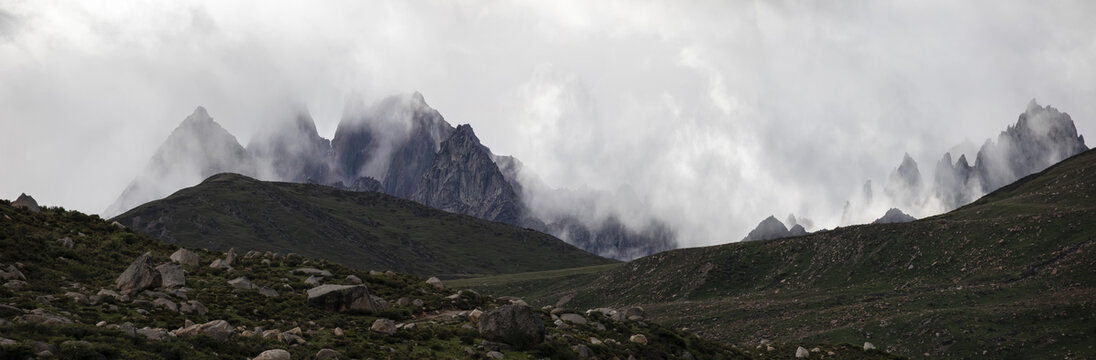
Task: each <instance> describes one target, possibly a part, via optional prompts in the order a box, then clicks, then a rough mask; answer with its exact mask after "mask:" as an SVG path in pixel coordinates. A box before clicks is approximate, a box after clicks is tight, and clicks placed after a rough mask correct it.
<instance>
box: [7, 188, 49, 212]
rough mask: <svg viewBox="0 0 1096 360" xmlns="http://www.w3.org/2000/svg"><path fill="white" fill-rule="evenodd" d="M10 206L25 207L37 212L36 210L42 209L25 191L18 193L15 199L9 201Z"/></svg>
mask: <svg viewBox="0 0 1096 360" xmlns="http://www.w3.org/2000/svg"><path fill="white" fill-rule="evenodd" d="M11 207H14V208H20V209H27V210H30V212H33V213H37V212H41V211H42V208H40V207H38V202H37V201H34V198H33V197H31V196H30V195H27V194H25V193H23V194H19V197H18V198H15V201H13V202H12V203H11Z"/></svg>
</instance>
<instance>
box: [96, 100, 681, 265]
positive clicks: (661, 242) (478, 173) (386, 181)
mask: <svg viewBox="0 0 1096 360" xmlns="http://www.w3.org/2000/svg"><path fill="white" fill-rule="evenodd" d="M521 169H522V166H521V162H520V161H518V160H517V159H515V158H513V157H510V156H499V155H495V154H493V153H491V151H490V149H489V148H488V147H486V146H484V145H483V144H481V143H480V141H479V139H478V138H477V137H476V136H475V133H474V131H473V130H472V128H471V126H470V125H461V126H459V127H457V128H454V127H453V126H452V125H450V124H449V123H448V122H446V121H445V119H444V118H443V117H442V115H441V114H440V113H439V112H438V111H437V110H435V109H433V108H431V107H430V106H429V105H427V104H426V101H425V99H424V98H423V96H422V94H420V93H417V92H416V93H413V94H409V95H401V96H392V97H388V98H385V99H383V100H381V101H380V102H378V103H376V104H374V105H372V106H368V107H367V106H364V105H360V106H359V105H353V104H352V106H349V107H348V109H347V111H346V112H345V113H344V115H343V117H342V120H341V121H340V122H339V125H338V127H337V129H336V131H335V135H334V137H333V138H332V139H331V140H327V139H325V138H323V137H322V136H320V135H319V133H318V132H317V130H316V125H315V122H314V121H313V119H312V117H311V116H310V115H309V114H308V112H307V111H303V110H298V111H296V112H293V111H290V112H289V116H285V117H283V118H274V119H270V121H269V126H268V127H267V128H265V129H263V130H262V131H260V132H258V133H257V134H255V136H254V137H253V138H252V139H251V142H250V143H249V144H248V146H247V148H246V149H245V148H244V147H242V146H240V145H239V143H238V142H237V141H236V139H235V137H233V136H232V135H231V134H229V133H228V132H227V131H225V130H224V129H223V128H222V127H221V126H220V125H219V124H217V123H216V122H215V121H213V119H212V117H210V116H209V114H208V113H207V112H206V110H205V109H204V108H201V107H199V108H198V109H196V110H195V112H194V114H192V115H191V116H190V117H187V120H184V122H183V124H182V125H180V126H179V128H178V129H176V131H175V132H173V133H172V135H171V136H169V138H168V140H167V141H165V142H164V144H162V145H161V146H160V149H159V150H157V155H156V156H154V157H153V158H152V159H151V160H150V161H149V164H148V165H147V166H146V168H145V169H144V170H143V171H142V172H141V173H140V174H139V175H138V176H137V178H135V179H134V180H133V181H132V182H131V183H130V185H129V186H127V188H126V190H125V191H123V193H122V194H121V195H120V196H119V198H118V200H117V201H116V202H115V203H114V204H112V205H111V206H110V207H109V208H108V209H107V210H106V211H104V212H103V215H104V216H105V217H113V216H116V215H117V214H120V213H122V212H124V211H127V210H129V209H132V208H134V207H136V206H137V205H140V204H143V203H146V202H148V201H152V200H156V199H160V198H163V197H166V196H168V195H169V194H171V193H172V192H174V191H176V190H179V189H182V188H184V187H187V186H193V185H195V184H198V183H199V182H201V181H203V180H204V179H206V178H208V177H210V176H212V175H214V174H217V173H222V172H234V173H239V174H243V175H247V176H249V177H255V178H258V179H263V180H274V181H288V182H296V183H315V184H323V185H330V186H333V187H336V188H340V189H346V190H354V191H379V192H383V193H385V194H389V195H394V196H397V197H401V198H404V199H411V200H415V201H418V202H420V203H423V204H426V205H429V206H432V207H435V208H439V209H443V210H446V211H451V212H456V213H460V214H466V215H472V216H475V217H478V218H481V219H486V220H491V221H498V222H503V223H507V224H511V225H516V226H521V227H528V228H533V229H536V230H539V231H543V232H548V233H551V234H553V235H555V236H558V237H560V238H562V239H564V240H566V241H569V242H570V243H572V244H576V245H578V246H580V247H582V248H583V249H585V250H587V251H590V252H593V253H596V254H599V255H604V256H610V257H616V258H619V259H631V258H635V257H639V256H644V255H648V254H652V253H654V252H658V251H663V250H668V249H672V248H675V247H676V242H675V240H674V234H673V231H672V229H670V228H668V227H666V226H665V225H662V224H651V225H650V226H647V227H646V228H642V229H634V228H631V227H629V226H626V225H624V223H622V222H620V221H618V220H616V219H615V218H609V219H607V220H605V221H603V222H600V223H597V224H590V223H588V222H581V221H573V220H574V219H575V218H577V217H578V216H579V215H578V212H577V211H578V209H574V211H575V213H574V214H570V215H567V214H564V215H565V216H564V217H563V218H562V219H551V221H545V219H538V218H536V217H535V216H533V215H532V214H531V212H530V211H529V210H528V208H527V206H528V205H527V204H526V203H525V199H524V198H523V196H522V194H523V188H524V186H523V185H522V184H521V180H519V176H518V174H519V172H520V171H521Z"/></svg>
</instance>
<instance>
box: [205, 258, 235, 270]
mask: <svg viewBox="0 0 1096 360" xmlns="http://www.w3.org/2000/svg"><path fill="white" fill-rule="evenodd" d="M209 267H211V268H214V269H226V270H230V269H232V265H229V264H228V262H227V261H225V259H217V260H213V262H212V263H209Z"/></svg>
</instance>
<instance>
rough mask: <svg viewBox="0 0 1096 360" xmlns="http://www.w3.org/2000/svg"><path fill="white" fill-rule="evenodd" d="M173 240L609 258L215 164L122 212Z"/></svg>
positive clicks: (450, 268) (272, 247)
mask: <svg viewBox="0 0 1096 360" xmlns="http://www.w3.org/2000/svg"><path fill="white" fill-rule="evenodd" d="M114 220H117V221H119V222H121V223H123V224H125V225H126V226H130V227H131V228H133V229H135V230H137V231H140V232H144V233H146V234H150V235H153V236H156V237H158V238H160V239H163V240H166V241H169V242H172V243H176V244H179V245H183V246H187V247H195V248H208V249H213V250H221V251H226V250H228V249H229V248H236V250H237V251H240V250H243V251H248V250H258V251H275V252H283V253H284V252H291V253H297V254H301V255H305V256H308V257H314V258H323V259H329V260H331V261H334V262H338V263H341V264H344V265H347V266H350V267H353V268H358V269H377V270H387V269H391V270H395V271H397V272H406V273H412V274H420V275H438V276H441V277H443V278H454V277H462V276H468V275H469V274H501V273H516V272H527V271H537V270H550V269H560V268H569V267H582V266H592V265H602V264H609V263H614V262H615V261H614V260H608V259H604V258H600V257H598V256H595V255H592V254H589V253H587V252H585V251H582V250H580V249H578V248H575V247H573V246H571V245H568V244H566V243H564V242H563V241H561V240H559V239H557V238H555V237H552V236H551V235H547V234H543V233H540V232H536V231H532V230H528V229H521V228H516V227H513V226H509V225H505V224H501V223H495V222H490V221H486V220H480V219H477V218H474V217H471V216H465V215H458V214H452V213H447V212H443V211H440V210H436V209H433V208H430V207H426V206H423V205H420V204H418V203H415V202H412V201H408V200H404V199H400V198H396V197H392V196H388V195H384V194H380V193H373V192H350V191H342V190H338V189H335V188H331V187H327V186H318V185H310V184H291V183H276V182H263V181H258V180H255V179H251V178H248V177H244V176H241V175H236V174H219V175H215V176H213V177H210V178H209V179H207V180H206V181H204V182H202V183H201V184H199V185H197V186H194V187H191V188H187V189H183V190H180V191H179V192H176V193H175V194H173V195H171V196H169V197H167V198H165V199H162V200H157V201H153V202H150V203H147V204H144V205H141V206H140V207H137V208H135V209H133V210H130V211H128V212H126V213H124V214H122V215H119V216H118V217H117V218H115V219H114Z"/></svg>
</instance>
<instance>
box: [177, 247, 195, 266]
mask: <svg viewBox="0 0 1096 360" xmlns="http://www.w3.org/2000/svg"><path fill="white" fill-rule="evenodd" d="M171 261H173V262H175V263H176V264H179V265H185V266H198V262H199V261H201V258H199V257H198V254H195V253H194V252H193V251H190V250H187V249H179V250H175V252H173V253H171Z"/></svg>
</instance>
